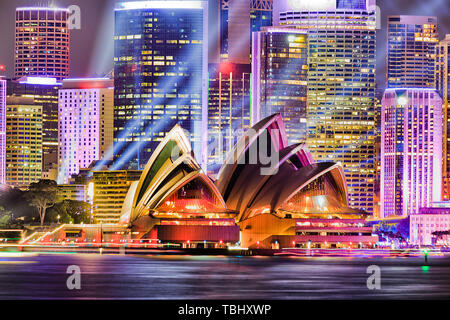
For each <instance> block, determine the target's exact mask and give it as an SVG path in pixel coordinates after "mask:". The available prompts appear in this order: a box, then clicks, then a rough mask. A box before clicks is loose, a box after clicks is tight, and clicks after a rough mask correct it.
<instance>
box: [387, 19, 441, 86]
mask: <svg viewBox="0 0 450 320" xmlns="http://www.w3.org/2000/svg"><path fill="white" fill-rule="evenodd" d="M387 36H388V46H387V48H388V50H387V57H386V58H387V65H386V66H387V78H386V80H387V87H388V88H434V58H435V47H436V44H437V43H438V41H439V38H438V31H437V18H436V17H423V16H390V17H388V31H387Z"/></svg>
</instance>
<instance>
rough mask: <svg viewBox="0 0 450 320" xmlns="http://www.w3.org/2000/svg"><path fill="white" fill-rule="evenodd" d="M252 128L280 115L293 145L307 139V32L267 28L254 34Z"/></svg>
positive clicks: (283, 28) (284, 28)
mask: <svg viewBox="0 0 450 320" xmlns="http://www.w3.org/2000/svg"><path fill="white" fill-rule="evenodd" d="M252 50H253V52H252V83H251V85H252V113H251V123H252V125H254V124H256V123H258V122H259V121H260V120H262V119H264V118H266V117H268V116H270V115H272V114H275V113H280V114H281V115H282V117H283V121H284V125H285V128H286V133H287V137H288V140H289V142H291V143H298V142H305V141H306V136H307V124H306V114H307V87H308V86H307V77H308V53H307V52H308V38H307V35H306V32H305V31H302V30H298V29H292V28H286V27H267V28H263V29H262V31H259V32H254V33H253V46H252Z"/></svg>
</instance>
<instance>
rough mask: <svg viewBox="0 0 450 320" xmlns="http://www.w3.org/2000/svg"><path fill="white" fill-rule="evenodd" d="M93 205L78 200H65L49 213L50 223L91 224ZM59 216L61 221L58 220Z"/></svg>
mask: <svg viewBox="0 0 450 320" xmlns="http://www.w3.org/2000/svg"><path fill="white" fill-rule="evenodd" d="M90 213H91V205H90V204H89V203H86V202H82V201H76V200H63V201H61V202H58V203H56V204H55V205H54V206H53V207H52V208H51V209H49V212H48V219H47V221H49V222H59V223H70V222H72V223H74V224H80V223H90V216H91V214H90ZM58 216H59V219H58Z"/></svg>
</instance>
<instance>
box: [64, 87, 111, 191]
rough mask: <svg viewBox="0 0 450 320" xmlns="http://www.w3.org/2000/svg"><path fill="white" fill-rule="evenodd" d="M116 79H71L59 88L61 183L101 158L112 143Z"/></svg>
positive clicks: (66, 181)
mask: <svg viewBox="0 0 450 320" xmlns="http://www.w3.org/2000/svg"><path fill="white" fill-rule="evenodd" d="M112 83H113V80H110V79H104V78H99V79H67V80H63V88H62V89H61V90H59V99H58V100H59V106H58V133H59V134H58V139H59V147H58V163H59V172H58V184H62V183H68V182H69V178H70V177H71V175H73V174H78V173H79V171H80V169H82V168H88V167H89V166H90V164H91V163H92V162H93V161H95V160H100V159H101V158H102V157H103V155H104V153H105V150H108V148H109V147H110V146H111V144H112V135H113V116H112V114H113V94H114V89H113V88H111V87H112Z"/></svg>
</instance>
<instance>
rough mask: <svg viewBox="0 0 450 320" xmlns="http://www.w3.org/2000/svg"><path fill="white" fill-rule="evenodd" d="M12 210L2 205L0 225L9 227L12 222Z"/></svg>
mask: <svg viewBox="0 0 450 320" xmlns="http://www.w3.org/2000/svg"><path fill="white" fill-rule="evenodd" d="M11 215H12V212H11V211H9V210H5V208H3V207H0V226H1V227H9V226H11V224H12V220H13V219H12V216H11Z"/></svg>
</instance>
